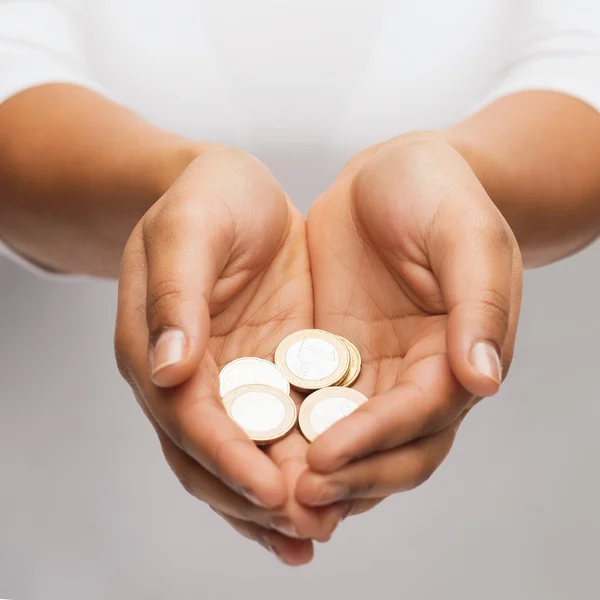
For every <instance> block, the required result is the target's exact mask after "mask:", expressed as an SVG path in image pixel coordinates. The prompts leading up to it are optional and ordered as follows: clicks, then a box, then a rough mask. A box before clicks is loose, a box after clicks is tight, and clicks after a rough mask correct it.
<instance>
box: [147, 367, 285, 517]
mask: <svg viewBox="0 0 600 600" xmlns="http://www.w3.org/2000/svg"><path fill="white" fill-rule="evenodd" d="M217 382H218V373H217V368H216V365H215V364H214V362H212V361H211V360H209V359H208V357H207V359H205V360H204V361H202V363H201V364H200V368H199V370H198V372H197V373H196V374H194V375H193V376H192V378H191V379H189V380H188V381H187V382H185V383H184V384H182V385H181V386H178V387H177V388H173V389H169V390H157V388H151V389H145V390H144V395H145V397H146V402H147V404H148V407H149V409H150V411H151V412H152V414H153V415H154V417H155V418H156V420H157V421H158V423H159V424H160V426H161V428H162V429H163V430H164V431H165V432H166V433H167V435H169V437H170V438H171V440H173V442H174V443H175V444H176V445H177V446H179V447H180V448H181V449H182V450H183V451H184V452H185V453H186V454H188V455H189V456H191V457H192V458H193V459H194V460H195V461H196V462H198V463H199V464H200V465H202V466H203V467H204V468H206V469H207V470H208V471H210V472H211V473H212V474H213V475H215V476H216V477H219V478H220V479H222V480H224V481H225V483H226V484H227V485H229V486H230V487H232V488H233V489H234V490H235V491H237V492H238V493H241V494H243V495H244V496H246V497H247V498H249V499H251V501H253V502H255V503H256V504H258V505H259V506H263V507H266V508H276V507H279V506H283V504H285V501H286V499H287V492H286V487H285V482H284V480H283V477H282V475H281V472H280V470H279V469H278V468H277V466H276V465H275V464H274V463H273V461H272V460H271V459H270V458H269V457H268V456H267V455H266V454H265V453H264V452H263V451H262V450H260V449H259V448H257V447H256V445H255V444H254V442H252V441H251V440H250V439H249V438H248V436H247V435H246V433H245V432H244V431H242V430H241V429H240V428H239V427H238V426H237V425H236V424H235V423H234V422H233V421H232V420H231V418H230V417H229V416H228V415H227V413H226V412H225V409H224V408H223V403H222V402H221V400H220V399H219V396H218V390H217V389H215V388H216V387H218V383H217Z"/></svg>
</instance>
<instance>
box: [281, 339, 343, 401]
mask: <svg viewBox="0 0 600 600" xmlns="http://www.w3.org/2000/svg"><path fill="white" fill-rule="evenodd" d="M275 364H276V365H277V366H278V367H279V369H280V370H281V371H282V372H283V374H284V375H285V376H286V377H287V379H288V380H289V382H290V383H291V384H292V386H293V387H295V388H296V389H298V390H301V391H310V390H318V389H320V388H324V387H327V386H330V385H334V384H335V383H337V382H338V381H340V379H342V378H343V377H344V376H345V374H346V372H347V371H348V367H349V365H350V352H349V350H348V347H347V346H346V344H345V343H344V342H342V340H340V339H339V338H338V337H337V336H336V335H333V334H332V333H328V332H327V331H321V330H320V329H304V330H302V331H296V332H295V333H292V334H291V335H288V336H287V337H286V338H285V339H284V340H283V341H282V342H281V343H280V344H279V346H277V350H275Z"/></svg>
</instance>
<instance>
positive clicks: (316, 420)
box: [219, 329, 367, 444]
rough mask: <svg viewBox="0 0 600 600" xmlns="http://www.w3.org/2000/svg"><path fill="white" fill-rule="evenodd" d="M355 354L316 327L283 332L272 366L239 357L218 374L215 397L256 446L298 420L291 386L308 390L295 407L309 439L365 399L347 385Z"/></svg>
mask: <svg viewBox="0 0 600 600" xmlns="http://www.w3.org/2000/svg"><path fill="white" fill-rule="evenodd" d="M360 370H361V357H360V353H359V351H358V349H357V348H356V346H355V345H354V344H353V343H352V342H350V341H349V340H347V339H345V338H343V337H341V336H337V335H334V334H332V333H329V332H327V331H321V330H319V329H305V330H302V331H297V332H295V333H293V334H291V335H289V336H287V337H286V338H285V339H284V340H283V341H282V342H281V343H280V344H279V346H278V347H277V350H276V351H275V364H273V363H271V362H269V361H267V360H263V359H260V358H254V357H246V358H239V359H237V360H234V361H233V362H231V363H229V364H228V365H226V366H225V367H223V369H222V370H221V373H220V377H219V378H220V388H221V396H222V398H223V403H224V405H225V409H226V410H227V412H228V414H229V416H230V417H231V418H232V419H233V420H234V421H235V422H236V423H237V424H238V425H239V426H240V427H241V428H242V429H243V430H244V431H245V432H246V433H247V434H248V436H249V437H250V439H252V440H254V441H255V442H256V443H257V444H268V443H273V442H275V441H277V440H280V439H282V438H283V437H285V436H286V435H287V434H288V433H289V431H290V430H291V429H292V428H293V427H294V425H295V424H296V421H297V419H298V413H297V410H296V405H295V403H294V401H293V400H292V399H291V397H290V384H291V386H292V387H293V388H294V389H296V390H298V391H299V392H303V393H309V392H313V393H311V394H310V395H309V396H308V397H307V398H306V400H305V401H304V402H303V404H302V406H301V408H300V429H301V431H302V433H303V435H304V437H306V439H307V440H309V441H313V440H314V439H315V438H316V437H317V436H318V435H320V434H321V433H323V431H325V430H326V429H328V428H329V427H330V426H331V425H333V424H334V423H336V422H337V421H339V420H340V419H341V418H343V417H345V416H347V415H348V414H350V413H351V412H352V411H354V410H355V409H356V408H358V407H359V406H360V405H361V404H363V403H364V402H366V400H367V398H366V397H365V396H363V395H362V394H361V393H360V392H358V391H356V390H352V389H348V388H349V386H351V385H352V384H353V383H354V382H355V381H356V379H357V378H358V376H359V374H360Z"/></svg>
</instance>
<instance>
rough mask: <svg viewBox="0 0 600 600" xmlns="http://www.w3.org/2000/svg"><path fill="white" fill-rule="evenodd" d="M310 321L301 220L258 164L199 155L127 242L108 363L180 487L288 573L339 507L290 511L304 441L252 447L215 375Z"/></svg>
mask: <svg viewBox="0 0 600 600" xmlns="http://www.w3.org/2000/svg"><path fill="white" fill-rule="evenodd" d="M312 322H313V299H312V286H311V278H310V270H309V262H308V252H307V246H306V235H305V224H304V222H303V220H302V218H301V217H300V215H299V214H298V212H297V211H296V210H295V209H294V208H293V207H292V205H291V204H290V202H289V200H288V198H287V197H286V195H285V193H284V192H283V191H282V190H281V188H280V186H279V185H278V183H277V182H276V180H275V179H274V178H273V176H272V175H271V174H270V173H269V172H268V170H267V169H266V168H265V167H264V166H263V165H262V164H261V163H260V162H259V161H258V160H256V159H255V158H253V157H251V156H249V155H247V154H245V153H243V152H241V151H237V150H232V149H226V148H216V149H214V150H209V151H206V152H205V153H204V154H202V155H201V156H200V157H199V158H197V159H196V160H195V161H194V162H193V163H192V164H191V165H190V166H189V167H188V169H187V170H186V171H185V172H184V173H183V174H182V175H181V177H180V178H179V179H178V180H177V181H176V183H175V184H174V185H173V186H172V187H171V188H170V189H169V190H168V192H167V193H166V194H165V195H164V196H163V197H162V198H161V199H160V200H159V201H157V202H156V203H155V204H154V205H153V206H152V208H151V209H150V210H149V211H148V212H147V213H146V215H145V216H144V217H143V218H142V220H141V221H140V222H139V224H138V225H137V227H136V228H135V230H134V231H133V233H132V235H131V237H130V239H129V241H128V243H127V247H126V249H125V252H124V255H123V261H122V267H121V275H120V281H119V303H118V316H117V326H116V334H115V349H116V356H117V361H118V364H119V368H120V371H121V373H122V374H123V376H124V377H125V379H126V380H127V381H128V383H129V384H130V385H131V387H132V389H133V391H134V393H135V395H136V398H137V400H138V402H139V404H140V406H141V407H142V409H143V411H144V412H145V414H146V416H147V417H148V419H149V420H150V422H151V423H152V425H153V426H154V428H155V430H156V432H157V434H158V437H159V440H160V443H161V445H162V448H163V451H164V454H165V456H166V458H167V461H168V462H169V464H170V466H171V468H172V469H173V471H174V472H175V474H176V475H177V477H178V478H179V479H180V481H181V482H182V484H183V485H184V487H185V488H186V489H187V490H188V491H189V492H190V493H191V494H192V495H194V496H195V497H197V498H198V499H200V500H202V501H204V502H206V503H207V504H209V505H210V506H211V507H212V508H213V509H214V510H215V511H217V512H218V513H219V514H221V515H222V516H223V517H224V518H225V519H226V520H227V521H228V522H229V523H230V524H231V525H233V526H234V527H235V528H236V529H237V530H238V531H239V532H240V533H241V534H242V535H244V536H246V537H248V538H251V539H254V540H256V541H258V542H260V543H261V544H262V545H264V546H266V547H267V548H268V549H270V550H272V551H274V553H275V554H277V555H278V556H279V557H280V558H281V559H282V560H283V561H284V562H287V563H289V564H302V563H304V562H307V561H309V560H310V559H311V556H312V542H311V541H310V540H309V539H306V538H314V539H321V540H322V539H326V538H328V537H329V536H330V535H331V532H332V530H333V528H334V527H335V526H336V524H337V522H338V520H339V518H340V515H341V512H342V511H343V510H344V507H343V506H335V507H332V508H327V509H308V508H306V507H303V506H300V505H299V504H298V503H297V502H296V500H295V498H294V493H293V491H294V489H295V485H296V480H297V478H298V476H299V475H300V473H302V472H303V471H304V470H305V468H306V453H307V448H308V446H307V444H306V442H305V441H304V439H303V438H302V436H301V435H300V434H299V433H298V432H297V431H296V432H294V433H293V434H291V435H289V436H288V437H287V438H286V439H285V440H283V441H281V442H279V443H277V444H275V445H273V446H271V447H270V448H269V449H268V450H267V451H263V450H262V449H260V448H257V447H256V446H255V444H254V443H253V442H251V441H250V440H249V439H248V437H247V436H246V435H245V433H244V432H243V431H242V430H241V429H239V428H238V427H237V425H236V424H235V423H234V422H233V421H232V420H231V419H230V418H229V417H228V416H227V414H226V412H225V410H224V408H223V405H222V402H221V399H220V395H219V378H218V373H219V369H220V367H222V366H223V365H224V364H226V363H228V362H229V361H231V360H233V359H236V358H239V357H241V356H257V357H263V358H268V359H272V357H273V354H274V351H275V348H276V347H277V344H278V343H279V342H280V341H281V339H283V337H285V336H286V335H287V334H289V333H292V332H293V331H296V330H298V329H304V328H307V327H312V324H313V323H312ZM295 538H302V539H295Z"/></svg>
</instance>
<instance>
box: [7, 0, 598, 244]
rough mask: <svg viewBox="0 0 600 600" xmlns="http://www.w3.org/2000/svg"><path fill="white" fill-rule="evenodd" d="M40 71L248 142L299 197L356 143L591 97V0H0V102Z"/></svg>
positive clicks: (199, 131) (176, 125) (158, 117)
mask: <svg viewBox="0 0 600 600" xmlns="http://www.w3.org/2000/svg"><path fill="white" fill-rule="evenodd" d="M49 82H71V83H75V84H79V85H82V86H86V87H89V88H92V89H94V90H97V91H99V92H101V93H104V94H107V95H109V96H110V97H112V98H113V99H115V100H117V101H119V102H121V103H123V104H125V105H128V106H129V107H132V108H133V109H135V110H136V111H137V112H139V113H141V114H142V115H143V116H145V117H146V118H148V119H149V120H150V121H152V122H154V123H155V124H157V125H159V126H162V127H164V128H167V129H170V130H173V131H176V132H178V133H181V134H184V135H187V136H189V137H192V138H196V139H198V140H211V141H217V142H220V143H225V144H230V145H234V146H237V147H241V148H244V149H246V150H248V151H249V152H253V153H255V154H257V155H258V156H259V158H262V159H263V160H264V161H265V162H266V163H267V166H269V167H270V168H271V169H272V170H273V171H275V174H276V175H279V176H280V179H282V180H283V183H284V184H287V191H288V193H290V194H291V196H292V198H294V199H295V200H296V201H297V202H298V203H300V204H306V203H309V202H310V199H311V197H312V196H314V195H316V194H318V193H319V191H322V189H324V188H325V187H326V186H327V184H328V183H329V181H330V180H331V179H332V177H333V174H334V173H335V171H336V170H337V169H338V168H339V167H340V166H341V165H342V164H343V163H344V162H345V161H346V160H347V159H348V158H349V157H350V156H351V155H352V154H353V153H354V152H356V151H358V150H360V149H361V148H364V147H366V146H368V145H369V144H372V143H376V142H379V141H382V140H384V139H387V138H390V137H392V136H394V135H398V134H401V133H403V132H406V131H409V130H414V129H420V128H436V127H440V126H444V125H448V124H449V123H452V122H454V121H457V120H459V119H461V118H463V117H465V116H467V115H468V114H469V113H471V112H472V111H473V110H474V109H475V108H476V107H478V106H480V105H481V104H482V103H484V102H486V101H489V100H491V99H493V98H497V97H499V96H502V95H505V94H509V93H511V92H514V91H518V90H524V89H533V88H542V89H553V90H558V91H562V92H565V93H567V94H571V95H573V96H577V97H579V98H581V99H582V100H584V101H586V102H588V103H589V104H591V105H592V106H595V107H600V2H598V0H528V1H522V0H452V1H449V0H419V1H418V2H417V1H411V2H409V1H398V0H328V1H326V2H323V1H322V0H292V1H281V0H280V1H277V0H270V1H259V2H256V1H249V0H211V1H198V0H152V1H149V0H97V1H93V0H88V1H81V0H56V1H44V0H0V103H1V102H2V101H3V100H5V99H6V98H8V97H10V96H12V95H14V94H16V93H18V92H19V91H21V90H24V89H26V88H29V87H32V86H36V85H40V84H44V83H49ZM4 252H5V253H7V250H6V249H4Z"/></svg>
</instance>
